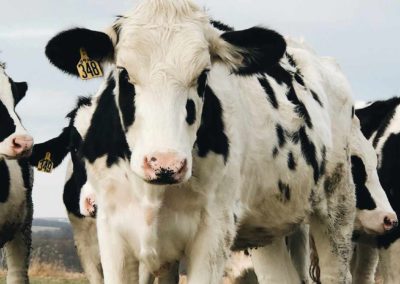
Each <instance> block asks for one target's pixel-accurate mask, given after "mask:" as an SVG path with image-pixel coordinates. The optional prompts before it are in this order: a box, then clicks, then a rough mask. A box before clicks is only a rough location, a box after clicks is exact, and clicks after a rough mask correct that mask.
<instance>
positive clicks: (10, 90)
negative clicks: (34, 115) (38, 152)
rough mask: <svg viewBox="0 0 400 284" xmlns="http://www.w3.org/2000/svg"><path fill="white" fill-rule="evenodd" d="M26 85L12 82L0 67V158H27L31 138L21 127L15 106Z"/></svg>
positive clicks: (24, 92)
mask: <svg viewBox="0 0 400 284" xmlns="http://www.w3.org/2000/svg"><path fill="white" fill-rule="evenodd" d="M27 90H28V85H27V83H25V82H14V81H13V80H12V79H11V78H10V77H9V76H8V75H7V74H6V72H5V70H4V67H3V66H0V156H1V157H5V158H7V159H17V158H20V157H26V156H29V155H30V153H31V150H32V146H33V138H32V137H31V136H30V135H29V134H28V133H27V131H26V130H25V128H24V127H23V126H22V124H21V121H20V119H19V117H18V115H17V113H16V112H15V106H16V105H17V104H18V102H19V101H20V100H21V99H22V98H23V97H24V96H25V94H26V91H27Z"/></svg>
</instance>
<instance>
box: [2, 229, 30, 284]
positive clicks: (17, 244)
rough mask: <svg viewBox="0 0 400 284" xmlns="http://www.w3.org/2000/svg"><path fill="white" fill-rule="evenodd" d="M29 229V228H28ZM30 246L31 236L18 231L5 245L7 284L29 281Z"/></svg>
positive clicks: (22, 283) (23, 283) (19, 283)
mask: <svg viewBox="0 0 400 284" xmlns="http://www.w3.org/2000/svg"><path fill="white" fill-rule="evenodd" d="M29 231H30V229H29ZM30 247H31V236H30V233H29V234H25V233H24V232H23V231H18V232H17V233H16V234H15V236H14V239H13V240H11V241H10V242H8V243H6V245H5V252H6V257H7V267H8V272H7V284H25V283H29V279H28V266H29V255H30Z"/></svg>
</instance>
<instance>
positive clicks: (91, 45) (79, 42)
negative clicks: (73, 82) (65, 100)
mask: <svg viewBox="0 0 400 284" xmlns="http://www.w3.org/2000/svg"><path fill="white" fill-rule="evenodd" d="M82 48H83V49H84V50H85V51H86V53H87V54H88V56H89V58H90V59H92V60H96V61H97V62H99V63H104V62H106V61H109V60H112V59H113V57H114V45H113V42H112V40H111V38H110V37H109V36H108V35H107V34H106V33H103V32H98V31H93V30H89V29H84V28H74V29H71V30H66V31H63V32H61V33H59V34H57V35H56V36H55V37H53V38H52V39H51V40H50V41H49V42H48V43H47V46H46V56H47V58H48V59H49V60H50V62H51V63H52V64H54V65H55V66H56V67H57V68H59V69H61V70H62V71H64V72H66V73H69V74H72V75H75V76H79V73H78V70H77V67H76V66H77V64H78V62H79V60H80V59H81V53H80V50H81V49H82Z"/></svg>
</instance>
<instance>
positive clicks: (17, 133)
mask: <svg viewBox="0 0 400 284" xmlns="http://www.w3.org/2000/svg"><path fill="white" fill-rule="evenodd" d="M27 89H28V85H27V83H25V82H14V81H13V79H12V78H11V77H9V76H8V75H7V73H6V71H5V64H3V63H1V64H0V183H1V185H0V248H4V249H5V253H6V261H7V268H8V271H7V283H15V284H16V283H28V282H29V280H28V266H29V256H30V248H31V235H32V234H31V229H32V215H33V206H32V182H33V172H32V168H31V167H30V165H29V162H28V160H27V157H28V156H29V155H30V153H31V149H32V145H33V139H32V137H31V136H30V135H29V134H28V132H27V131H26V130H25V128H24V127H23V126H22V124H21V121H20V118H19V116H18V115H17V113H16V112H15V107H16V105H17V104H18V103H19V102H20V101H21V99H22V98H23V97H24V96H25V94H26V92H27Z"/></svg>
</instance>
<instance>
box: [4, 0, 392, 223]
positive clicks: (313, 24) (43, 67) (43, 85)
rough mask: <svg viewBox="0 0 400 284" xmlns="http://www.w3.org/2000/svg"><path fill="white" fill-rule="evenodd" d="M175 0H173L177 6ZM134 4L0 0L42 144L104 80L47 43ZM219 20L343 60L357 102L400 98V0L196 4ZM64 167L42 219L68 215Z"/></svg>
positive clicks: (38, 200)
mask: <svg viewBox="0 0 400 284" xmlns="http://www.w3.org/2000/svg"><path fill="white" fill-rule="evenodd" d="M171 1H173V0H171ZM135 2H136V1H127V0H113V1H110V0H34V1H27V0H12V1H10V0H0V7H1V17H0V50H1V51H2V52H1V53H0V60H3V61H6V62H7V65H8V68H7V72H8V73H9V75H11V77H12V78H13V79H15V80H17V81H27V82H28V83H29V91H28V95H27V97H26V98H25V99H24V100H23V101H22V102H21V103H20V105H19V106H18V108H17V111H18V113H19V114H20V116H21V117H22V121H23V123H24V125H25V127H26V128H27V129H28V131H29V132H30V133H31V134H32V136H33V137H34V138H35V141H36V142H42V141H44V140H47V139H49V138H52V137H54V136H55V135H57V134H58V133H59V131H60V129H61V128H62V127H63V126H64V125H66V123H67V121H66V120H65V119H64V117H65V115H66V114H67V113H68V112H69V111H70V110H71V109H72V108H73V106H74V103H75V101H76V98H77V97H78V96H82V95H88V94H92V93H95V92H96V89H97V87H98V86H99V84H100V81H98V80H97V81H96V80H93V81H90V82H82V81H80V80H79V79H75V78H73V77H71V76H67V75H65V74H63V73H61V72H60V71H58V70H57V69H55V68H54V67H52V66H51V65H50V64H49V63H48V61H47V59H46V57H45V56H44V47H45V45H46V42H47V41H48V40H49V39H50V38H51V37H52V36H53V35H54V34H56V33H57V32H59V31H61V30H63V29H66V28H70V27H74V26H84V27H88V28H92V29H104V28H106V27H107V26H108V25H109V24H111V22H112V21H113V19H114V16H116V15H119V14H123V13H124V11H127V10H128V9H131V8H132V7H133V6H134V5H135ZM197 3H198V4H200V5H201V6H204V7H206V8H207V10H208V11H209V14H210V15H211V16H213V17H214V18H215V19H220V20H222V21H224V22H226V23H227V24H229V25H233V26H234V27H235V28H247V27H250V26H254V25H264V26H267V27H270V28H273V29H275V30H277V31H279V32H281V33H283V34H285V35H290V36H293V37H297V38H304V39H305V40H306V41H307V42H308V43H309V44H310V45H311V46H312V47H313V48H314V49H315V50H316V51H317V52H318V54H320V55H329V56H333V57H335V58H337V60H338V62H339V63H340V65H341V66H342V68H343V70H344V72H345V74H346V75H347V76H348V78H349V80H350V83H351V85H352V87H353V90H354V98H355V99H357V100H373V99H384V98H388V97H391V96H394V95H396V94H397V95H400V70H399V66H400V54H399V52H400V37H399V34H400V16H399V15H400V1H393V0H351V1H349V0H335V1H321V0H303V1H300V0H280V1H268V0H229V1H228V0H227V1H221V0H197ZM64 176H65V165H63V166H62V167H60V168H59V169H57V170H55V171H54V172H53V173H52V174H51V175H49V174H43V173H37V172H36V173H35V186H34V194H33V196H34V207H35V217H65V216H66V214H65V209H64V205H63V203H62V190H63V185H64Z"/></svg>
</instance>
